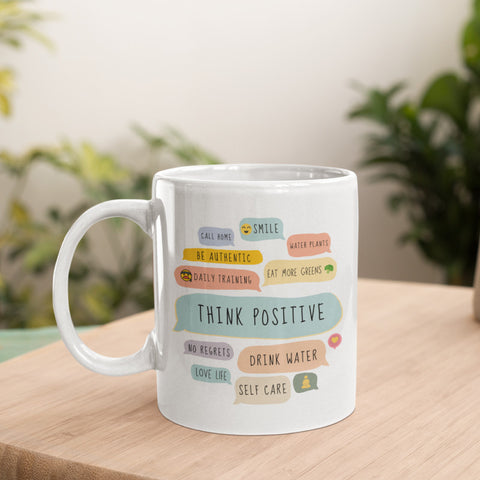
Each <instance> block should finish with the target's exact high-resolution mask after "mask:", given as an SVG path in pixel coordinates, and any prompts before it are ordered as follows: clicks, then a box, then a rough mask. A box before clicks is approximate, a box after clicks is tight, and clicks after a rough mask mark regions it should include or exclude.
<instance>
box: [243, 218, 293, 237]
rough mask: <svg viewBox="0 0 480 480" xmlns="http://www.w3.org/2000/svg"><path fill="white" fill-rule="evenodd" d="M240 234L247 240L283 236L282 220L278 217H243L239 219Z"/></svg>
mask: <svg viewBox="0 0 480 480" xmlns="http://www.w3.org/2000/svg"><path fill="white" fill-rule="evenodd" d="M240 236H241V237H242V238H243V239H244V240H248V241H249V242H258V241H259V240H274V239H277V238H284V236H283V222H282V221H281V220H280V219H279V218H273V217H270V218H251V217H249V218H243V219H242V220H241V221H240Z"/></svg>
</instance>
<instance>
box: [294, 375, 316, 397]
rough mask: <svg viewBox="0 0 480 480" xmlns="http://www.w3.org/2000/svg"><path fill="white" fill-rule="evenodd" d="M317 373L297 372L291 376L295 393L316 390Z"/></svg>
mask: <svg viewBox="0 0 480 480" xmlns="http://www.w3.org/2000/svg"><path fill="white" fill-rule="evenodd" d="M317 380H318V379H317V375H316V374H315V373H313V372H304V373H299V374H297V375H295V377H293V388H294V389H295V391H296V392H297V393H303V392H308V391H309V390H318V386H317Z"/></svg>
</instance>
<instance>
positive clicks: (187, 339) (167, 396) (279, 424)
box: [152, 165, 358, 434]
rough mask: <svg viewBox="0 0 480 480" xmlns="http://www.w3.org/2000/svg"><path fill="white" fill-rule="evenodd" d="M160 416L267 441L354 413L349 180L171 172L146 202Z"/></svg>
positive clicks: (318, 171)
mask: <svg viewBox="0 0 480 480" xmlns="http://www.w3.org/2000/svg"><path fill="white" fill-rule="evenodd" d="M152 215H153V219H152V221H153V242H154V279H155V316H156V320H155V332H154V338H155V343H156V347H157V348H156V351H157V356H158V358H157V362H156V364H157V390H158V407H159V409H160V411H161V413H162V414H163V415H164V416H165V417H166V418H168V419H170V420H172V421H173V422H175V423H178V424H180V425H184V426H187V427H191V428H195V429H199V430H204V431H209V432H217V433H227V434H278V433H288V432H296V431H302V430H308V429H313V428H318V427H323V426H326V425H330V424H332V423H335V422H337V421H339V420H341V419H343V418H345V417H347V416H348V415H349V414H350V413H352V411H353V410H354V407H355V379H356V322H357V314H356V305H357V290H356V285H357V244H358V206H357V182H356V176H355V174H353V173H352V172H349V171H347V170H342V169H337V168H327V167H314V166H299V165H291V166H288V165H285V166H281V165H275V166H273V165H270V166H269V165H215V166H198V167H180V168H175V169H170V170H165V171H162V172H159V173H157V174H156V176H155V178H154V181H153V195H152Z"/></svg>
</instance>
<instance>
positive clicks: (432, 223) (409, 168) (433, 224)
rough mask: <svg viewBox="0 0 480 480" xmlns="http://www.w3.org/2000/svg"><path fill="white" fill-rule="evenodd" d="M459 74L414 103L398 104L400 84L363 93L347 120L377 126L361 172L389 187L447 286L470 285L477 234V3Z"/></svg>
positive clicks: (393, 203) (479, 1) (443, 78)
mask: <svg viewBox="0 0 480 480" xmlns="http://www.w3.org/2000/svg"><path fill="white" fill-rule="evenodd" d="M461 51H462V58H463V64H464V66H465V68H464V70H463V71H461V72H444V73H442V74H440V75H438V76H437V77H435V78H434V79H433V80H432V81H431V82H430V83H429V84H428V85H427V86H426V88H425V89H424V91H423V93H422V94H421V95H420V98H419V99H417V100H411V99H408V98H407V99H404V98H402V95H401V94H402V92H403V91H404V88H405V86H406V84H405V83H403V82H399V83H396V84H395V85H393V86H391V87H389V88H386V89H377V88H367V89H366V88H362V87H359V88H360V90H361V94H362V96H363V101H362V102H361V103H360V104H359V105H357V106H356V107H355V108H353V109H352V110H351V111H350V113H349V117H350V118H351V119H361V120H366V121H368V122H370V123H372V124H374V130H373V131H372V133H370V134H368V136H367V138H366V145H365V158H364V160H363V161H362V162H361V164H360V165H361V167H366V168H369V169H372V170H375V171H376V173H375V175H374V176H373V177H372V180H373V181H389V182H392V184H393V185H396V187H397V190H396V191H394V193H392V194H390V195H389V197H388V205H389V207H390V209H391V210H392V211H394V212H398V211H402V212H404V213H405V214H406V215H407V217H408V220H409V229H408V231H406V232H405V233H404V234H403V235H402V236H401V238H400V239H399V240H400V242H402V243H405V242H413V243H414V244H415V245H416V246H417V247H418V248H419V250H420V252H421V253H422V254H423V255H424V256H425V257H426V258H427V259H428V260H430V261H431V262H433V263H435V264H437V265H439V266H441V267H442V268H443V269H444V272H445V279H446V281H447V283H450V284H455V285H469V286H471V285H472V283H473V276H474V269H475V261H476V256H477V247H478V241H479V232H480V0H475V1H474V2H473V8H472V15H471V18H470V19H469V20H468V22H467V23H466V25H465V26H464V28H463V31H462V36H461Z"/></svg>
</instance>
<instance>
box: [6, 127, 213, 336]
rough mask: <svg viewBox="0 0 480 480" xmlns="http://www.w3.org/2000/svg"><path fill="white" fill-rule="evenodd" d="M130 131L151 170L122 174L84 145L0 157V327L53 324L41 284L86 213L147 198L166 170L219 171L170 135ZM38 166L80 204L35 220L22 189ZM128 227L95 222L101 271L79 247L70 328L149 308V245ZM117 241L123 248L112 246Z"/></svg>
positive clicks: (91, 250)
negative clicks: (100, 238)
mask: <svg viewBox="0 0 480 480" xmlns="http://www.w3.org/2000/svg"><path fill="white" fill-rule="evenodd" d="M135 131H136V132H137V133H138V134H139V135H140V136H141V138H142V139H143V140H144V141H145V142H146V144H147V145H148V147H149V148H150V149H151V156H150V164H149V166H147V167H146V168H143V169H142V170H141V171H137V170H135V169H132V168H127V167H125V166H122V165H121V164H120V163H119V162H118V160H116V159H115V158H114V157H113V156H112V155H108V154H103V153H100V152H98V151H97V150H96V149H95V148H94V147H93V146H92V145H91V144H89V143H82V144H80V145H73V144H72V143H70V142H63V143H62V144H61V145H59V146H58V147H45V148H34V149H31V150H29V151H28V152H26V153H25V154H23V155H20V156H16V155H13V154H12V153H9V152H7V151H1V152H0V172H1V173H3V174H6V175H7V176H8V179H9V182H8V183H9V190H10V191H11V192H12V193H11V196H10V198H9V199H8V200H7V201H6V205H7V212H6V218H4V219H3V222H2V223H1V224H0V272H1V273H0V327H2V328H5V327H9V328H23V327H39V326H45V325H51V324H53V323H54V317H53V311H52V301H51V291H50V288H48V289H45V287H44V284H45V282H47V285H50V279H51V274H52V271H53V266H54V263H55V260H56V256H57V254H58V250H59V248H60V245H61V242H62V240H63V237H64V236H65V234H66V232H67V230H68V228H69V227H70V226H71V224H72V223H73V222H74V221H75V219H76V218H77V217H78V216H79V215H80V214H81V213H82V212H83V211H84V210H86V209H87V208H88V207H90V206H92V205H93V204H95V203H98V202H100V201H104V200H109V199H113V198H150V193H151V192H150V189H151V182H152V177H153V174H154V173H155V172H156V171H158V170H160V169H161V168H163V167H164V165H165V163H166V162H168V163H169V164H171V163H172V161H176V162H177V163H178V164H182V165H194V164H200V163H210V164H214V163H219V161H218V159H217V158H216V157H214V156H213V155H211V154H210V153H208V152H206V151H205V150H203V149H202V148H200V147H198V146H197V145H195V144H193V143H192V142H190V141H188V140H187V139H185V138H184V137H183V136H182V135H181V134H180V133H178V132H177V131H175V130H168V131H167V132H166V133H165V134H163V135H154V134H151V133H149V132H147V131H146V130H145V129H143V128H141V127H138V126H137V127H135ZM39 164H45V165H48V166H49V167H50V168H53V170H54V171H53V172H52V178H55V175H59V174H63V175H68V176H69V177H71V178H72V179H73V180H74V181H75V182H76V183H77V184H78V185H79V186H80V191H81V193H82V195H81V197H82V198H81V200H80V201H79V202H78V203H76V204H75V205H74V206H73V207H69V208H66V207H61V206H59V205H54V206H51V207H48V208H46V210H45V211H44V212H42V213H40V214H37V215H34V213H33V208H32V199H30V198H29V195H28V191H27V190H26V189H25V186H26V185H27V183H28V179H29V176H30V175H31V172H32V170H33V168H34V167H35V166H36V165H39ZM62 178H64V177H62ZM64 179H65V178H64ZM131 225H132V224H130V225H129V223H128V222H123V221H122V220H120V219H115V220H110V221H106V222H102V225H101V228H103V231H104V234H105V236H106V239H107V241H108V245H109V247H110V248H111V249H112V252H113V254H114V256H115V258H116V260H117V261H116V264H115V265H108V266H105V262H104V261H103V262H102V259H100V258H98V257H99V255H100V254H99V252H98V250H97V249H96V248H95V246H94V245H93V244H91V242H90V241H89V240H88V237H87V238H86V239H84V240H83V241H82V242H81V244H80V246H79V249H78V250H77V253H76V255H75V258H74V261H73V264H72V269H71V272H70V292H71V296H70V306H71V309H72V311H73V312H74V314H73V316H74V318H75V323H76V324H77V325H89V324H94V323H105V322H108V321H110V320H112V319H114V318H115V316H116V315H117V314H118V312H119V311H125V309H127V311H128V308H130V310H131V311H137V310H145V309H149V308H153V285H152V276H151V269H150V270H149V266H150V265H151V263H152V260H151V258H152V257H151V241H150V239H149V238H148V237H147V236H146V235H145V234H144V233H143V232H141V231H140V229H138V228H135V227H133V228H130V227H131ZM127 229H130V230H129V231H127ZM119 238H123V239H125V238H127V239H128V240H127V241H123V242H119ZM122 244H123V245H122ZM4 272H8V275H7V274H5V273H4Z"/></svg>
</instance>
